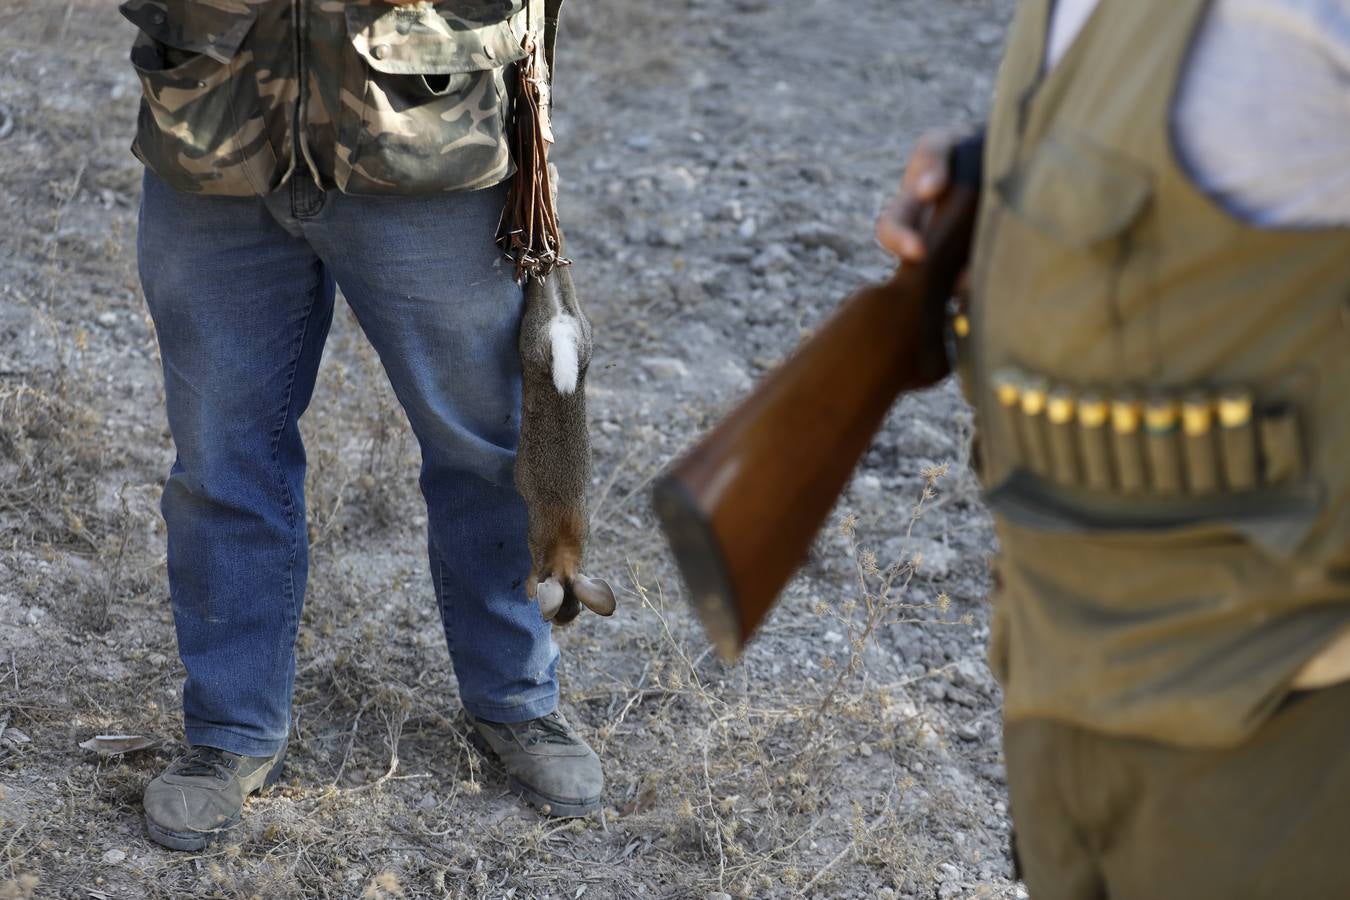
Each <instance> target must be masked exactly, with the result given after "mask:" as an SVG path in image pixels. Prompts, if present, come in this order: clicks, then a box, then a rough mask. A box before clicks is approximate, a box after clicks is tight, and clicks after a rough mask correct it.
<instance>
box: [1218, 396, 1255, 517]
mask: <svg viewBox="0 0 1350 900" xmlns="http://www.w3.org/2000/svg"><path fill="white" fill-rule="evenodd" d="M1218 406H1219V459H1220V461H1221V462H1222V464H1223V465H1222V468H1223V480H1224V483H1225V484H1226V485H1227V486H1228V489H1229V490H1230V491H1250V490H1252V489H1253V488H1255V487H1256V429H1255V426H1254V425H1253V423H1252V395H1251V394H1250V393H1248V392H1247V391H1246V390H1245V389H1243V388H1233V389H1230V390H1227V391H1224V392H1223V393H1222V394H1220V395H1219V404H1218Z"/></svg>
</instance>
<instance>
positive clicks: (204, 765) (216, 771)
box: [174, 747, 235, 780]
mask: <svg viewBox="0 0 1350 900" xmlns="http://www.w3.org/2000/svg"><path fill="white" fill-rule="evenodd" d="M234 769H235V765H234V762H233V761H232V760H231V759H230V758H229V756H228V755H227V754H226V753H225V751H224V750H217V749H216V748H215V747H193V748H192V749H191V750H189V751H188V752H187V755H185V756H184V757H182V758H181V759H179V760H178V762H177V763H175V764H174V771H175V773H176V774H178V775H187V776H196V775H214V776H215V777H216V778H219V779H222V780H224V779H226V778H229V777H230V775H231V774H232V773H233V772H234Z"/></svg>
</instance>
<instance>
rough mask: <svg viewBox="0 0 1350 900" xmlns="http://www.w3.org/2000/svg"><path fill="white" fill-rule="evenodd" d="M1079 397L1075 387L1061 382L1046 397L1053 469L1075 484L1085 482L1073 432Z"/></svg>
mask: <svg viewBox="0 0 1350 900" xmlns="http://www.w3.org/2000/svg"><path fill="white" fill-rule="evenodd" d="M1076 409H1077V398H1076V397H1075V396H1074V393H1073V391H1072V390H1070V389H1069V388H1067V387H1064V386H1062V385H1061V386H1059V387H1057V388H1055V389H1054V390H1052V391H1050V393H1049V394H1047V395H1046V398H1045V422H1046V433H1047V435H1048V436H1049V443H1050V471H1051V474H1052V475H1053V476H1054V479H1055V481H1057V482H1059V483H1060V484H1063V485H1069V486H1074V485H1078V484H1081V483H1082V467H1081V466H1080V465H1079V463H1078V439H1077V436H1076V435H1075V434H1074V432H1075V431H1076V430H1077V429H1076V428H1075V427H1074V414H1075V411H1076Z"/></svg>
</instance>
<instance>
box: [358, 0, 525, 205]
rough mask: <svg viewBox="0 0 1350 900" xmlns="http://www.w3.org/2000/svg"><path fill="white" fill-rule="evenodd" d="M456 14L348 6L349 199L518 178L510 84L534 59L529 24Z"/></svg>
mask: <svg viewBox="0 0 1350 900" xmlns="http://www.w3.org/2000/svg"><path fill="white" fill-rule="evenodd" d="M449 6H452V4H442V5H441V6H440V7H437V8H432V7H429V6H418V7H395V8H393V9H388V8H382V7H380V6H379V5H376V6H348V7H347V9H346V16H347V32H348V39H349V41H350V44H351V51H352V55H353V59H352V64H350V65H349V66H348V73H347V76H346V77H345V79H344V80H345V82H346V89H345V90H344V91H343V100H342V103H343V106H342V110H341V124H340V128H339V138H338V140H339V145H340V146H339V148H338V154H337V163H336V166H335V169H336V171H335V173H334V175H335V181H336V182H337V186H338V187H339V188H340V189H341V190H343V191H346V192H347V193H352V194H419V193H427V192H432V191H453V190H475V189H478V188H484V187H489V186H491V185H493V184H496V183H498V182H500V181H502V180H504V179H505V178H506V177H507V176H508V175H510V173H511V159H510V148H509V142H508V140H507V134H506V126H507V121H508V119H509V116H510V96H509V92H508V89H507V80H506V76H507V72H509V69H508V68H507V67H508V66H509V65H510V64H511V63H514V62H517V61H519V60H521V59H523V58H524V57H525V50H524V48H523V46H522V44H521V37H522V35H523V21H522V18H521V16H519V15H516V16H513V17H511V18H507V19H503V20H500V21H496V22H487V23H483V22H476V21H471V20H467V19H464V18H461V17H459V16H456V15H454V14H453V13H451V12H450V11H448V9H447V7H449Z"/></svg>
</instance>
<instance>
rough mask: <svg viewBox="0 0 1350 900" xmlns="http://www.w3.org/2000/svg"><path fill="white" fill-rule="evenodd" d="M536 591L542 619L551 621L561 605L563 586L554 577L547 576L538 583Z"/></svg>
mask: <svg viewBox="0 0 1350 900" xmlns="http://www.w3.org/2000/svg"><path fill="white" fill-rule="evenodd" d="M536 593H537V594H538V595H539V614H540V615H542V616H543V617H544V621H546V622H547V621H551V620H552V619H553V617H554V616H556V615H557V614H558V609H559V607H561V606H562V602H563V594H564V591H563V586H562V585H561V584H559V583H558V581H557V580H556V579H553V578H549V579H548V580H547V581H542V582H540V583H539V589H538V591H537V592H536Z"/></svg>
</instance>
